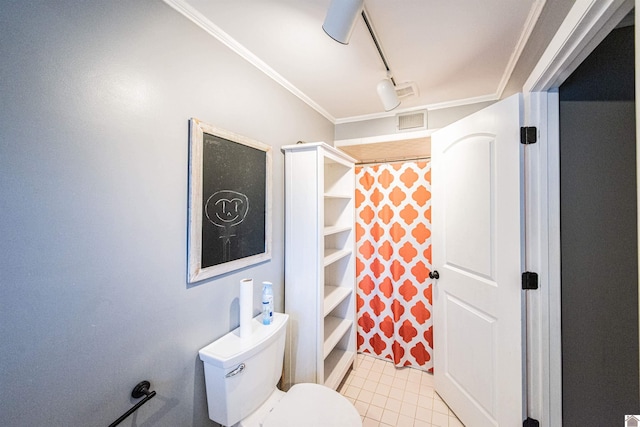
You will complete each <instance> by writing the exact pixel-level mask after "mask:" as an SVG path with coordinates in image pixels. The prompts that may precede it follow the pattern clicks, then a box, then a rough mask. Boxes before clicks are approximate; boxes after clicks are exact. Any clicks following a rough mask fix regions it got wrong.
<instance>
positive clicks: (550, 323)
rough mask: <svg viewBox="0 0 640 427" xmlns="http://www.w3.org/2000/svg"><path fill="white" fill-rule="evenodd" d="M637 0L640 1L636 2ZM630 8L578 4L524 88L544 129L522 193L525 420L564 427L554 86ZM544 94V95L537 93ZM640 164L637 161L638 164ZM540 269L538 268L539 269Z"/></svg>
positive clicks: (610, 2)
mask: <svg viewBox="0 0 640 427" xmlns="http://www.w3.org/2000/svg"><path fill="white" fill-rule="evenodd" d="M636 1H639V2H640V0H636ZM632 8H633V0H576V2H575V3H574V5H573V7H572V8H571V10H570V11H569V14H568V15H567V17H566V18H565V20H564V21H563V23H562V25H561V26H560V28H559V29H558V31H557V33H556V35H555V36H554V37H553V39H552V41H551V42H550V43H549V46H548V47H547V49H546V50H545V52H544V53H543V55H542V57H541V58H540V60H539V61H538V64H537V65H536V67H535V68H534V69H533V71H532V73H531V75H530V76H529V78H528V79H527V81H526V82H525V84H524V87H523V91H524V92H525V97H526V98H527V99H528V104H527V108H526V111H527V120H529V122H528V123H526V124H527V125H528V126H537V127H538V128H539V130H540V134H539V139H538V144H536V145H538V147H536V148H534V150H532V158H531V159H529V167H530V175H529V178H530V187H529V189H528V190H529V191H528V194H527V195H525V197H526V198H527V203H528V213H529V215H530V217H529V221H528V222H530V223H528V224H527V225H526V227H527V231H528V242H527V266H531V267H530V268H532V269H533V268H538V269H539V271H538V272H539V278H540V288H539V291H538V292H537V294H536V293H533V294H530V298H529V300H528V302H527V303H528V313H527V328H528V337H527V339H528V342H527V344H528V350H527V376H528V378H527V379H528V383H529V388H528V397H527V399H528V400H527V403H528V411H529V412H528V416H530V417H532V418H535V419H538V420H539V421H540V423H541V425H542V426H554V427H555V426H561V425H562V346H561V343H562V335H561V305H560V304H561V301H560V297H561V295H560V290H561V288H560V285H561V277H560V272H561V270H560V268H561V266H560V261H561V260H560V168H559V164H560V153H559V142H560V135H559V98H558V94H557V90H556V89H557V88H558V86H560V85H561V84H562V83H563V82H564V80H565V79H566V78H567V77H568V76H569V75H571V73H572V72H573V71H575V69H576V68H577V67H578V65H580V63H581V62H582V61H583V60H584V59H585V58H586V57H587V56H588V55H589V54H590V53H591V52H592V51H593V49H594V48H595V47H596V46H597V45H598V44H599V43H600V42H601V41H602V40H603V39H604V38H605V37H606V35H607V34H608V33H609V32H610V31H611V30H612V29H613V28H614V27H615V25H616V24H617V23H618V22H619V21H620V20H621V19H622V18H623V17H624V16H625V15H626V14H628V13H629V11H630V10H631V9H632ZM536 92H541V93H536ZM639 162H640V160H639ZM534 271H535V270H534Z"/></svg>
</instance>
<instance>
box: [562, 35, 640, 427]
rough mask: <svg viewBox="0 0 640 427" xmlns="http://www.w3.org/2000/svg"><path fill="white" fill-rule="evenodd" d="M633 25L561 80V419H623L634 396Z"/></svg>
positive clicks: (632, 408)
mask: <svg viewBox="0 0 640 427" xmlns="http://www.w3.org/2000/svg"><path fill="white" fill-rule="evenodd" d="M633 39H634V30H633V27H627V28H622V29H619V30H615V31H614V32H613V33H612V34H610V35H609V36H608V37H607V38H606V39H605V40H604V41H603V43H602V44H601V45H600V46H599V47H598V48H597V49H596V50H595V51H594V52H593V53H592V54H591V55H590V56H589V57H588V58H587V59H586V60H585V61H584V62H583V64H582V65H581V66H580V67H579V68H578V69H577V70H576V71H575V72H574V73H573V75H572V76H571V77H570V78H569V79H568V80H567V82H565V84H563V86H562V87H561V88H560V101H561V102H560V189H561V208H560V210H561V214H560V229H561V230H560V237H561V258H562V277H561V278H562V396H563V398H562V408H563V425H564V426H566V427H572V426H585V425H588V426H615V425H622V424H623V420H624V416H625V415H626V414H638V413H640V405H639V404H638V397H639V395H640V392H639V387H638V377H639V373H638V255H637V254H638V252H637V248H638V241H637V232H636V230H637V209H636V201H637V191H636V140H635V102H634V87H633V86H634V54H633V53H634V44H633Z"/></svg>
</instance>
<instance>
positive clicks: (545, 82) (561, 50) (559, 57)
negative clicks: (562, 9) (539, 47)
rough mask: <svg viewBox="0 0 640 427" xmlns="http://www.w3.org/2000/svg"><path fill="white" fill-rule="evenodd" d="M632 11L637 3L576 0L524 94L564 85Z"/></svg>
mask: <svg viewBox="0 0 640 427" xmlns="http://www.w3.org/2000/svg"><path fill="white" fill-rule="evenodd" d="M632 8H633V0H576V2H575V4H574V5H573V7H572V8H571V10H570V11H569V13H568V14H567V16H566V18H565V20H564V21H563V22H562V25H561V26H560V28H559V29H558V31H557V32H556V35H555V36H554V37H553V40H551V43H549V46H547V49H546V50H545V52H544V53H543V54H542V57H541V58H540V60H539V61H538V64H537V65H536V67H535V68H534V69H533V71H532V72H531V74H530V76H529V78H528V79H527V81H526V82H525V84H524V87H523V91H524V92H539V91H545V90H549V89H552V88H556V87H558V86H560V85H561V84H562V83H563V82H564V81H565V80H566V79H567V77H569V75H571V73H573V71H575V69H576V68H577V67H578V65H580V63H581V62H582V61H583V60H584V59H585V58H586V57H587V56H588V55H589V54H590V53H591V52H592V51H593V49H595V47H596V46H597V45H598V44H600V42H601V41H602V40H603V39H604V37H605V36H606V35H607V34H609V32H610V31H611V30H612V29H613V28H614V27H615V26H616V25H617V24H618V22H619V21H620V20H621V19H622V18H624V16H625V15H627V14H628V13H629V12H630V11H631V9H632Z"/></svg>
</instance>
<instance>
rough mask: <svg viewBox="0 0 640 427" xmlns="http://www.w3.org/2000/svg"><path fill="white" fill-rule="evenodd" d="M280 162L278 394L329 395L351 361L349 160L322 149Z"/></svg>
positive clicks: (292, 148)
mask: <svg viewBox="0 0 640 427" xmlns="http://www.w3.org/2000/svg"><path fill="white" fill-rule="evenodd" d="M282 152H283V153H284V155H285V298H284V300H285V312H286V313H288V314H289V316H290V317H289V330H288V335H287V348H286V352H285V373H284V374H285V377H284V378H285V387H286V388H288V387H290V386H292V385H293V384H297V383H302V382H313V383H318V384H324V385H326V386H328V387H331V388H333V389H336V388H337V387H338V385H340V382H341V381H342V379H343V378H344V376H345V374H346V373H347V371H348V370H349V368H350V367H351V366H352V365H353V364H354V363H355V355H356V320H355V315H356V305H355V300H356V294H355V253H354V251H355V249H354V245H355V230H354V223H355V218H354V208H355V205H354V203H355V201H354V196H355V188H354V186H355V175H354V169H353V168H354V166H353V164H354V160H353V159H352V158H351V157H349V156H347V155H346V154H344V153H342V152H341V151H339V150H337V149H335V148H333V147H331V146H329V145H327V144H325V143H322V142H318V143H309V144H297V145H288V146H285V147H282Z"/></svg>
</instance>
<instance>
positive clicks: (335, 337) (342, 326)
mask: <svg viewBox="0 0 640 427" xmlns="http://www.w3.org/2000/svg"><path fill="white" fill-rule="evenodd" d="M352 325H353V321H352V320H351V319H341V318H339V317H333V316H327V317H325V318H324V347H323V348H324V357H325V358H326V357H327V356H328V355H329V353H331V350H333V348H334V347H335V346H336V344H338V341H340V339H342V337H343V336H344V334H346V333H347V332H348V331H349V328H351V326H352Z"/></svg>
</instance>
